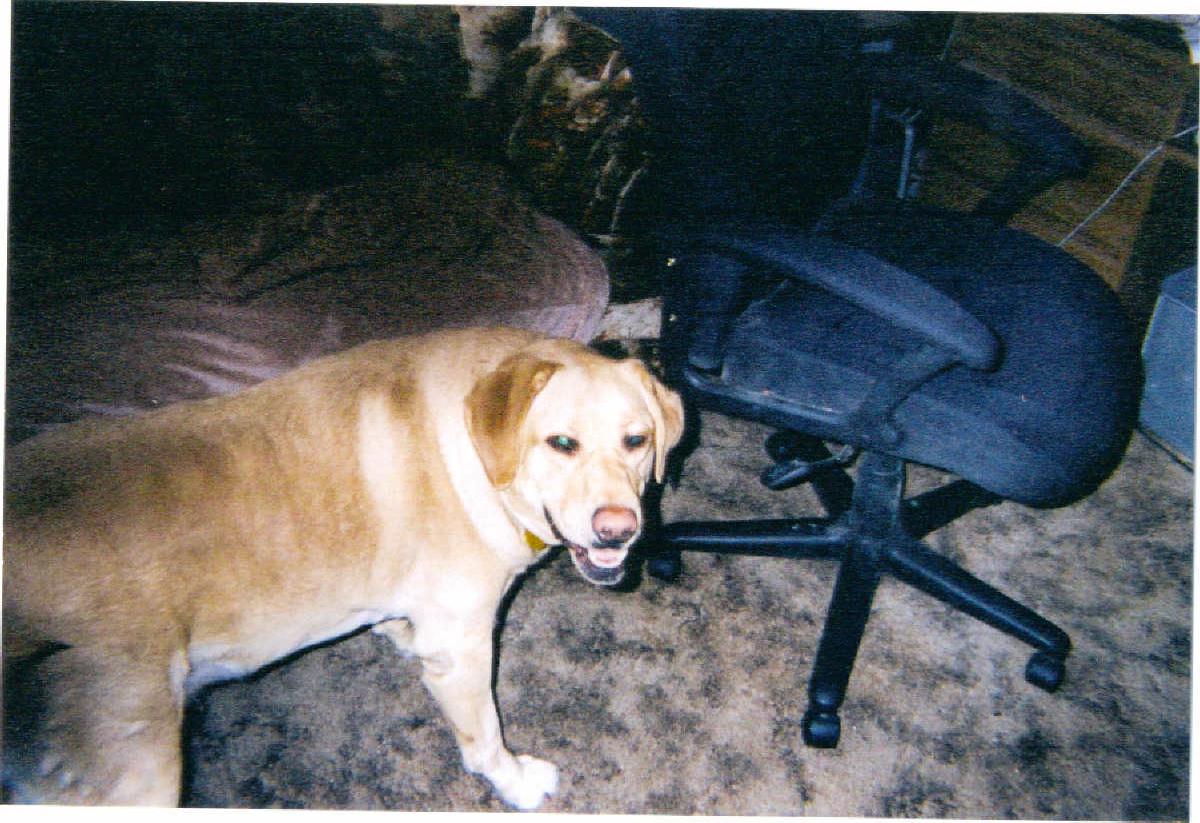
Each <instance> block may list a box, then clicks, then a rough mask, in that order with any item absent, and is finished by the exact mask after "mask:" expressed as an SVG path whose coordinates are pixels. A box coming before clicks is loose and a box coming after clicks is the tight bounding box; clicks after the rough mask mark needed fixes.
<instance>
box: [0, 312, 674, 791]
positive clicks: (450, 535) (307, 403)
mask: <svg viewBox="0 0 1200 823" xmlns="http://www.w3.org/2000/svg"><path fill="white" fill-rule="evenodd" d="M681 426H682V410H681V406H680V402H679V398H678V397H677V396H676V395H675V394H674V393H673V392H671V391H670V390H668V389H666V388H664V387H663V386H662V385H661V384H660V383H659V382H658V381H657V380H655V379H654V378H653V377H652V376H651V375H650V374H649V373H648V372H647V371H646V369H645V368H644V367H643V366H642V365H641V364H640V363H638V362H636V361H634V360H623V361H617V360H611V359H608V358H605V357H602V356H600V355H599V354H596V353H594V352H592V351H591V350H589V349H587V348H585V347H583V346H581V345H579V344H576V343H571V342H569V341H564V340H557V339H549V338H543V337H539V336H537V335H534V334H531V333H529V332H524V331H518V330H514V329H474V330H463V331H452V332H443V333H437V334H433V335H428V336H425V337H416V338H410V339H404V340H397V341H388V342H377V343H368V344H366V345H364V346H361V347H359V348H356V349H352V350H350V351H347V352H344V353H342V354H337V355H333V356H331V357H327V358H324V359H321V360H317V361H314V362H312V363H310V364H308V365H306V366H304V367H301V368H300V369H297V370H296V371H293V372H290V373H288V374H286V375H284V376H282V377H279V378H276V379H274V380H271V381H269V382H267V383H263V384H261V385H259V386H256V387H254V388H251V389H249V390H246V391H244V392H242V393H240V394H237V395H233V396H229V397H222V398H215V399H211V400H202V401H197V402H189V403H181V404H179V405H175V406H170V407H166V408H164V409H161V410H159V411H155V412H152V413H150V414H147V415H144V416H142V417H137V418H129V419H121V420H112V419H107V420H100V421H83V422H80V423H76V424H73V425H70V426H66V427H63V428H61V429H57V430H54V431H50V432H48V433H46V434H43V435H41V436H39V437H37V438H34V439H32V440H29V441H26V442H25V443H22V444H21V445H19V446H18V447H16V448H15V449H13V450H11V451H10V453H9V455H8V461H7V466H6V467H5V469H6V471H5V513H4V514H5V523H4V528H5V534H4V537H5V543H4V550H5V553H4V560H5V563H4V657H5V667H6V682H7V684H8V685H7V687H6V695H5V697H6V702H7V703H8V704H9V705H8V708H9V714H10V716H9V717H7V718H6V726H7V728H8V734H9V738H8V739H6V740H5V747H4V754H5V771H6V774H7V776H6V782H7V784H8V785H9V787H10V790H11V792H12V798H13V799H15V800H19V801H24V800H31V801H43V802H56V803H104V804H175V803H177V802H178V796H179V787H180V765H181V764H180V759H181V744H180V721H181V715H182V711H183V706H184V701H185V698H186V696H187V694H188V693H189V691H191V690H193V689H195V688H197V687H199V686H201V685H203V684H206V683H210V682H213V681H215V680H220V679H226V678H231V677H237V676H239V675H243V674H246V673H248V672H252V671H254V670H255V669H257V668H259V667H261V666H263V665H264V664H266V663H269V662H271V661H273V660H277V659H279V658H280V657H283V656H285V655H287V654H289V653H291V652H294V651H296V650H297V649H301V648H304V647H305V646H308V645H311V644H313V643H317V642H319V641H323V640H327V639H330V638H334V637H337V636H340V635H343V634H346V633H347V632H350V631H352V630H354V629H356V628H359V627H361V626H364V625H373V626H374V628H375V630H376V631H378V632H381V633H383V634H385V635H387V636H388V637H389V638H390V639H391V640H393V641H394V642H395V644H396V645H397V646H398V647H399V648H400V649H401V650H403V651H404V652H406V653H411V654H414V655H416V656H418V657H419V658H420V660H421V661H422V664H423V667H422V670H423V680H424V682H425V684H426V686H427V687H428V688H429V690H430V691H431V692H432V693H433V695H434V696H435V697H436V698H437V700H438V702H439V704H440V705H441V707H442V710H443V711H444V713H445V715H446V718H447V719H448V720H449V721H450V725H451V727H452V728H453V730H454V734H455V736H456V737H457V739H458V743H459V745H460V747H461V749H462V754H463V761H464V763H465V765H466V767H467V768H468V769H469V770H471V771H473V772H477V773H480V774H482V775H483V776H485V777H486V778H487V779H488V780H490V781H491V782H492V783H493V784H494V786H495V788H496V790H497V791H498V792H499V794H500V795H501V796H502V797H503V798H504V800H505V801H507V802H508V803H510V804H512V805H513V806H517V807H519V808H523V809H531V808H534V807H536V806H538V805H539V804H540V803H541V802H542V800H543V799H544V798H545V797H547V796H549V795H551V794H553V793H554V791H555V788H556V785H557V781H558V775H557V769H556V768H555V766H554V765H552V764H551V763H547V762H545V761H543V760H539V759H536V758H534V757H530V756H527V755H513V754H512V753H511V752H510V751H509V750H508V749H507V748H506V746H505V744H504V741H503V739H502V738H501V731H500V723H499V720H498V718H497V715H496V707H495V702H494V699H493V695H492V690H491V678H492V653H493V652H492V637H493V627H494V623H495V614H496V610H497V607H498V604H499V602H500V600H501V597H502V596H503V594H504V592H505V590H506V589H507V588H508V586H509V585H510V584H511V583H512V582H513V580H514V578H515V577H516V576H517V575H519V574H521V572H522V571H524V570H525V569H526V568H527V567H529V566H530V564H532V563H533V562H535V561H536V560H537V559H538V557H539V556H541V555H542V553H543V549H544V548H545V547H546V546H548V545H556V544H565V545H566V546H568V547H569V548H570V553H571V557H572V559H573V560H574V562H575V565H576V566H577V567H578V568H579V571H580V572H582V574H583V576H584V577H586V578H587V579H588V580H590V581H592V582H594V583H599V584H613V583H615V582H617V581H618V580H619V579H620V578H621V574H622V563H623V561H624V560H625V556H626V552H627V551H628V548H629V545H630V544H631V543H632V542H633V541H634V540H635V539H636V538H637V537H638V535H639V532H640V530H641V526H642V514H641V507H640V502H639V496H640V494H641V492H642V491H643V488H644V486H645V485H646V483H647V481H648V480H649V478H650V477H651V476H652V475H657V477H658V478H659V479H661V475H662V472H663V466H664V461H665V459H666V454H667V451H668V450H669V449H670V448H671V447H672V446H673V445H674V444H675V443H676V442H677V441H678V439H679V437H680V434H681ZM18 710H19V711H18Z"/></svg>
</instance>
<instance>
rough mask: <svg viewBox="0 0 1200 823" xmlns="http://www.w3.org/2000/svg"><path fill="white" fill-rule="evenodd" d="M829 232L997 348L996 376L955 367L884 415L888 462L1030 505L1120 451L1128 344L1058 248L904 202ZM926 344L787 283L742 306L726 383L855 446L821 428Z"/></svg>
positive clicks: (1132, 354) (1125, 427)
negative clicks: (976, 323)
mask: <svg viewBox="0 0 1200 823" xmlns="http://www.w3.org/2000/svg"><path fill="white" fill-rule="evenodd" d="M826 230H827V231H828V233H829V235H831V236H832V237H833V238H835V239H838V240H840V241H842V242H845V243H846V244H848V245H851V246H854V247H857V248H861V249H865V250H867V251H870V252H872V253H873V254H874V255H875V256H877V257H879V258H881V259H882V260H884V261H886V262H888V263H890V264H892V265H894V266H898V267H901V268H903V269H905V270H907V271H909V272H911V273H913V274H915V275H918V276H921V277H922V278H924V279H926V280H927V281H929V282H931V283H932V284H933V285H935V286H936V287H937V288H938V289H939V290H941V291H943V292H944V293H946V294H948V295H949V296H951V297H952V298H954V299H955V300H957V301H958V302H959V303H960V304H961V305H963V306H964V307H965V308H966V309H967V310H968V311H970V312H971V313H972V314H974V315H975V316H976V317H977V318H979V319H980V320H981V321H982V322H983V323H984V324H985V325H986V326H988V327H989V328H990V329H991V330H992V331H993V332H994V333H995V334H996V335H997V337H998V338H999V339H1000V341H1001V346H1002V352H1003V354H1002V361H1001V364H1000V366H999V367H998V368H997V369H996V370H995V371H992V372H986V373H985V372H978V371H973V370H971V369H968V368H966V367H963V366H957V367H954V368H952V369H950V370H949V371H947V372H944V373H942V374H941V375H938V376H937V377H935V378H933V379H932V380H930V381H929V382H927V383H926V384H925V385H924V386H922V387H921V388H920V389H919V390H918V391H917V392H916V393H914V394H913V395H911V396H910V397H909V398H908V399H907V400H905V401H904V402H903V404H902V405H901V406H900V407H899V408H897V409H896V411H895V413H894V421H895V423H896V424H898V428H899V429H900V431H901V432H902V433H903V440H902V442H901V443H900V444H899V445H898V446H897V447H896V448H894V449H891V451H893V452H894V453H895V454H898V455H899V456H901V457H904V458H905V459H908V460H913V461H915V462H919V463H923V464H927V465H933V466H937V467H940V468H944V469H947V470H949V471H952V472H954V473H956V474H958V475H960V476H962V477H965V478H966V479H968V480H970V481H972V482H974V483H976V484H978V485H980V486H983V487H984V488H987V489H990V490H992V491H994V492H997V493H998V494H1001V495H1003V496H1005V497H1008V498H1011V499H1015V500H1017V501H1020V502H1023V503H1026V504H1029V505H1059V504H1062V503H1065V502H1068V501H1070V500H1074V499H1077V498H1078V497H1081V496H1083V495H1085V494H1087V493H1089V492H1090V491H1091V490H1093V489H1094V488H1095V486H1096V485H1098V484H1099V483H1100V482H1101V481H1102V480H1103V479H1104V478H1105V477H1107V476H1108V474H1109V473H1110V472H1111V471H1112V469H1113V468H1114V467H1115V465H1116V463H1117V462H1118V461H1119V460H1120V457H1121V455H1122V454H1123V452H1124V448H1125V445H1126V443H1127V441H1128V437H1129V433H1130V431H1131V428H1132V425H1133V421H1134V420H1135V419H1136V400H1137V396H1138V392H1139V387H1140V368H1139V366H1140V361H1139V358H1138V354H1137V347H1136V343H1135V342H1134V340H1133V339H1132V337H1131V335H1130V334H1129V333H1128V331H1127V329H1126V327H1125V323H1124V320H1123V316H1122V312H1121V309H1120V306H1119V305H1118V303H1117V301H1116V298H1115V296H1114V295H1113V294H1112V292H1111V291H1110V290H1109V289H1108V288H1107V287H1106V286H1105V285H1104V283H1103V282H1102V281H1101V280H1100V279H1099V278H1098V277H1097V276H1096V275H1095V274H1094V273H1093V272H1092V271H1091V270H1090V269H1088V268H1087V267H1086V266H1084V265H1082V264H1081V263H1079V262H1078V261H1076V260H1075V259H1074V258H1072V257H1070V256H1069V255H1067V254H1066V253H1064V252H1062V251H1061V250H1059V249H1057V248H1054V247H1052V246H1050V245H1048V244H1045V243H1043V242H1041V241H1040V240H1037V239H1035V238H1033V237H1030V236H1029V235H1026V234H1023V233H1021V232H1017V231H1014V230H1010V229H1005V228H998V227H996V226H995V225H994V224H991V223H989V222H986V221H983V220H979V219H975V218H971V217H969V216H966V215H960V214H948V213H944V212H935V211H931V210H927V209H914V208H909V207H897V208H888V209H884V210H875V211H871V212H863V211H858V212H854V213H848V214H844V215H841V216H839V217H838V218H835V219H833V220H831V221H829V223H828V224H827V229H826ZM921 344H922V341H921V340H919V339H917V338H915V337H914V336H913V335H912V334H910V333H907V332H904V331H901V330H900V329H897V328H896V327H894V326H892V325H890V324H889V323H887V322H886V321H883V320H880V319H879V318H877V317H875V316H874V315H871V314H869V313H867V312H865V311H863V310H861V309H858V308H857V307H855V306H853V305H852V304H850V303H847V302H846V301H844V300H842V299H839V298H837V297H834V296H832V295H830V294H828V293H825V292H821V291H819V290H817V289H814V288H812V287H809V286H806V285H804V284H801V283H798V282H795V281H787V282H785V283H782V284H780V285H779V286H778V287H777V288H775V289H774V290H773V291H771V292H770V293H769V294H768V295H767V296H766V297H764V298H762V299H760V300H757V301H756V302H754V303H753V304H751V306H750V307H749V308H748V309H747V310H746V312H744V313H743V315H742V316H741V317H740V318H739V320H738V321H737V323H736V326H735V328H734V329H733V332H732V334H731V338H730V341H729V346H728V350H727V355H726V359H725V369H724V373H723V378H724V380H725V382H726V384H727V385H729V386H730V387H731V388H735V387H736V390H737V391H738V393H739V394H742V395H743V396H749V395H751V394H754V393H757V394H759V395H760V396H762V397H764V398H766V397H769V398H770V402H771V403H772V405H774V406H775V407H776V408H779V407H780V406H783V407H785V408H788V409H790V410H791V412H792V413H793V414H794V415H795V419H796V425H797V428H803V429H807V430H809V431H814V430H815V433H817V434H821V435H822V436H826V437H828V438H829V439H837V440H843V441H845V442H853V441H854V435H855V432H853V431H847V430H845V428H844V427H839V426H837V425H832V424H829V423H828V422H827V421H830V420H834V419H836V417H837V415H838V413H841V412H845V411H848V410H852V409H854V408H855V407H856V406H857V405H858V403H860V402H861V400H862V399H863V398H864V397H865V396H866V394H867V392H868V391H869V390H870V388H871V386H872V385H873V384H874V383H875V381H876V380H877V379H878V378H879V376H880V375H882V374H885V373H886V372H887V371H888V370H890V369H891V368H892V367H893V364H895V363H896V361H897V360H898V359H899V358H900V357H902V356H903V355H904V354H905V353H907V352H909V351H912V350H913V349H914V348H915V347H917V346H919V345H921Z"/></svg>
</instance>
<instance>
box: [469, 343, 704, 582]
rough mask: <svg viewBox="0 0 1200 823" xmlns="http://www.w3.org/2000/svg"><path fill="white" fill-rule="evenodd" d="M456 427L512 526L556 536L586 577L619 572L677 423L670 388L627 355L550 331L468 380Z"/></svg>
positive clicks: (678, 412) (613, 576) (678, 407)
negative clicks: (471, 383) (463, 419)
mask: <svg viewBox="0 0 1200 823" xmlns="http://www.w3.org/2000/svg"><path fill="white" fill-rule="evenodd" d="M467 426H468V429H469V431H470V433H471V439H472V441H473V443H474V445H475V450H476V452H477V453H478V455H479V458H480V460H481V461H482V463H483V467H484V470H485V471H486V472H487V475H488V478H489V479H490V480H491V482H492V485H493V486H495V487H496V489H497V490H499V491H500V493H501V497H502V498H503V499H504V501H505V504H506V506H507V507H508V509H509V511H510V512H511V513H512V514H513V516H514V517H515V518H516V519H517V520H518V522H519V523H520V524H521V526H522V527H523V528H524V529H525V530H526V531H527V532H528V533H529V534H530V535H532V536H533V537H534V538H536V539H537V540H540V541H542V542H545V543H547V544H560V543H561V544H565V545H566V546H567V547H568V548H569V549H570V551H571V558H572V559H573V560H574V561H575V565H576V567H577V568H578V569H579V571H580V572H581V573H582V574H583V576H584V577H586V578H587V579H588V580H590V581H591V582H593V583H598V584H601V585H615V584H616V583H618V582H620V581H621V579H622V577H623V576H624V563H625V558H626V555H627V554H628V551H629V546H630V545H631V544H632V543H633V542H634V541H635V540H636V539H637V537H638V535H640V534H641V530H642V525H643V517H642V507H641V495H642V492H643V490H644V489H645V487H646V484H647V482H648V481H649V480H650V477H651V476H652V475H653V476H654V477H655V479H656V480H658V481H660V482H661V480H662V477H663V473H664V471H665V466H666V459H667V452H668V451H670V449H671V448H672V447H673V446H674V445H675V444H676V443H678V442H679V438H680V436H681V434H682V432H683V406H682V404H681V403H680V401H679V396H678V395H677V394H675V392H673V391H671V390H670V389H668V388H666V387H665V386H663V385H662V384H661V383H660V382H659V381H658V380H656V379H655V378H654V377H653V376H652V375H651V374H650V373H649V372H648V371H647V370H646V367H645V366H643V365H642V364H641V363H640V362H638V361H636V360H633V359H628V360H611V359H609V358H606V357H603V356H601V355H599V354H596V353H595V352H592V351H591V350H589V349H587V348H585V347H583V346H579V345H578V344H572V343H567V342H565V341H551V342H544V343H543V344H541V345H537V346H531V347H530V348H528V349H525V350H522V351H520V352H518V353H516V354H514V355H512V356H511V357H509V358H508V359H506V360H505V361H504V362H502V363H501V364H500V365H499V367H497V368H496V369H495V370H494V371H493V372H491V373H490V374H488V375H486V376H484V377H483V378H482V379H481V380H479V382H478V383H477V384H476V385H475V387H474V389H473V390H472V391H471V394H470V395H469V397H468V398H467Z"/></svg>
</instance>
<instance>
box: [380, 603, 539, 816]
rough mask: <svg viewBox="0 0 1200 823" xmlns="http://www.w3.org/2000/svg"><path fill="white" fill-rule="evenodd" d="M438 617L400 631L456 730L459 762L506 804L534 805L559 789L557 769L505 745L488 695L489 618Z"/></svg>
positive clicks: (491, 700) (520, 806)
mask: <svg viewBox="0 0 1200 823" xmlns="http://www.w3.org/2000/svg"><path fill="white" fill-rule="evenodd" d="M441 617H442V618H443V619H438V620H429V621H428V622H425V621H417V622H416V623H415V624H414V625H413V627H412V630H411V632H409V631H408V630H402V632H401V633H402V635H404V637H403V638H402V639H403V640H405V641H406V642H407V643H408V644H409V646H408V647H409V648H411V649H412V650H413V651H414V652H415V653H416V654H417V655H418V656H419V657H420V658H421V663H422V666H423V675H422V680H423V681H424V683H425V686H426V688H428V689H429V691H430V693H431V694H432V695H433V696H434V698H435V699H436V700H437V702H438V704H439V705H440V706H441V708H442V712H443V713H444V714H445V716H446V719H447V720H448V721H449V722H450V725H451V727H452V728H453V729H454V736H455V738H457V740H458V745H459V748H460V749H461V750H462V755H463V764H464V765H465V766H466V767H467V769H468V770H469V771H472V772H475V773H477V774H481V775H483V776H484V777H486V778H487V779H488V780H490V781H491V782H492V785H494V786H495V787H496V791H497V792H499V794H500V796H501V797H502V798H504V800H505V802H507V803H509V804H510V805H513V806H516V807H517V808H519V809H535V808H537V807H538V806H540V805H541V803H542V800H544V799H545V798H546V797H547V796H549V795H552V794H554V792H555V791H556V789H557V788H558V769H557V768H556V767H555V766H554V764H553V763H548V762H546V761H545V760H539V759H538V758H536V757H530V756H529V755H513V753H512V752H510V751H509V750H508V748H507V747H506V746H505V745H504V739H503V735H502V733H501V730H500V718H499V716H498V715H497V713H496V702H495V699H494V697H493V694H492V616H491V615H490V614H489V615H487V616H486V617H483V618H482V619H480V618H477V619H474V620H468V621H459V620H453V619H446V618H445V615H441ZM429 626H436V627H437V628H436V629H435V630H433V629H429V628H427V627H429Z"/></svg>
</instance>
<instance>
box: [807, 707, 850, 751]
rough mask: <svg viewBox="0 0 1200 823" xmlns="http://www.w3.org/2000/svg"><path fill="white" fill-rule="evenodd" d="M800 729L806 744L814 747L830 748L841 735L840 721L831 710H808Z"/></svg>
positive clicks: (834, 745) (835, 744)
mask: <svg viewBox="0 0 1200 823" xmlns="http://www.w3.org/2000/svg"><path fill="white" fill-rule="evenodd" d="M800 729H801V731H802V732H803V734H804V742H805V744H806V745H808V746H812V747H813V748H814V749H832V748H835V747H836V746H837V744H838V739H839V738H840V737H841V736H842V721H841V720H840V719H838V716H837V715H836V714H833V713H832V712H828V713H815V714H814V713H813V712H809V713H808V714H806V715H804V720H803V721H802V722H801V723H800Z"/></svg>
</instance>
